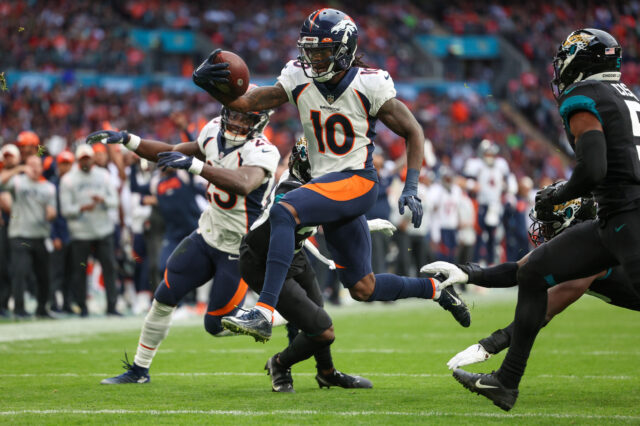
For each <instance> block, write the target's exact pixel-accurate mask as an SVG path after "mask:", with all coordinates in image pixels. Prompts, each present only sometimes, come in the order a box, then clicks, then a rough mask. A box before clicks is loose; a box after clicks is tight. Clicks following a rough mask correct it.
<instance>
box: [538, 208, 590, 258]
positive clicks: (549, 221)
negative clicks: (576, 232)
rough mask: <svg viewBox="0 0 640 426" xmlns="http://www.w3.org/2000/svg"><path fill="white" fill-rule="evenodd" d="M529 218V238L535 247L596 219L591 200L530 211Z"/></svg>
mask: <svg viewBox="0 0 640 426" xmlns="http://www.w3.org/2000/svg"><path fill="white" fill-rule="evenodd" d="M529 218H530V219H531V221H532V223H531V225H530V226H529V238H530V239H531V242H533V244H534V245H535V246H536V247H537V246H539V245H541V244H542V243H545V242H548V241H550V240H551V239H552V238H554V237H556V236H557V235H559V234H560V233H562V232H563V231H564V230H565V229H567V228H570V227H572V226H574V225H577V224H578V223H581V222H584V221H585V220H592V219H595V218H596V205H595V202H594V200H593V198H576V199H574V200H570V201H567V202H566V203H562V204H558V205H555V206H553V210H550V211H539V210H536V209H535V208H534V209H531V211H530V212H529Z"/></svg>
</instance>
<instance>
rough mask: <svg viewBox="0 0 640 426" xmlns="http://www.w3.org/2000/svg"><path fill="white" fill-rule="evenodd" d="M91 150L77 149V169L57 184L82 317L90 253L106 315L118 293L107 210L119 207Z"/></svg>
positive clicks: (113, 310) (113, 307)
mask: <svg viewBox="0 0 640 426" xmlns="http://www.w3.org/2000/svg"><path fill="white" fill-rule="evenodd" d="M93 155H94V153H93V149H92V148H91V146H89V145H80V146H78V148H77V149H76V160H77V163H78V165H77V167H74V168H73V169H72V170H71V171H69V172H68V173H67V174H66V175H64V176H63V177H62V179H61V181H60V204H61V210H62V215H63V216H64V217H65V218H66V219H67V224H68V227H69V232H70V234H71V256H72V259H73V263H72V264H73V268H74V271H73V276H74V279H73V288H74V289H75V290H74V294H75V299H76V301H77V302H78V304H79V305H80V310H81V315H82V316H87V315H88V313H89V312H88V309H87V304H86V301H87V276H86V267H87V260H88V257H89V254H90V253H92V254H93V257H94V258H95V259H97V260H98V261H99V262H100V266H101V267H102V275H103V277H104V285H105V289H106V293H107V314H109V315H120V314H119V313H118V311H116V302H117V298H118V294H117V291H116V284H115V255H114V253H115V248H114V238H113V233H114V224H113V221H112V220H111V219H110V218H109V214H108V209H110V208H116V207H117V206H118V193H117V191H116V188H115V186H114V185H113V184H112V183H111V180H110V178H109V176H110V175H109V172H108V171H106V170H104V169H102V168H100V167H94V164H93Z"/></svg>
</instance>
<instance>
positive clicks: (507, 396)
mask: <svg viewBox="0 0 640 426" xmlns="http://www.w3.org/2000/svg"><path fill="white" fill-rule="evenodd" d="M453 377H454V378H455V379H456V380H457V381H458V382H460V384H462V386H464V387H465V388H467V389H469V390H470V391H471V392H475V393H477V394H478V395H482V396H484V397H486V398H488V399H490V400H491V401H492V402H493V404H494V405H496V406H498V407H500V408H502V409H503V410H504V411H509V410H511V408H513V405H514V404H515V403H516V399H518V389H507V388H506V387H504V386H503V384H502V383H500V381H499V380H498V378H497V377H496V376H495V372H491V373H490V374H482V373H469V372H468V371H464V370H460V369H459V368H456V369H455V370H453Z"/></svg>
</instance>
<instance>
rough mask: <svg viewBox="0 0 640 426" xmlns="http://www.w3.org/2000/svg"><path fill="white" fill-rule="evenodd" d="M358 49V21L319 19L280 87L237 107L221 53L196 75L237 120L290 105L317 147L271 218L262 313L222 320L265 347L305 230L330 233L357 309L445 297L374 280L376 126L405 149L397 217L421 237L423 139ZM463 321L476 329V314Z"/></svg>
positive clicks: (399, 281) (386, 79)
mask: <svg viewBox="0 0 640 426" xmlns="http://www.w3.org/2000/svg"><path fill="white" fill-rule="evenodd" d="M357 40H358V29H357V27H356V24H355V22H354V21H353V19H351V18H350V17H349V16H348V15H346V14H344V13H343V12H341V11H339V10H335V9H328V8H326V9H320V10H317V11H315V12H313V13H311V15H309V17H307V19H306V20H305V21H304V23H303V24H302V29H301V31H300V38H299V40H298V48H299V50H300V56H299V57H298V60H297V61H290V62H289V63H287V64H286V65H285V67H284V69H283V70H282V73H281V75H280V77H278V82H277V83H276V84H275V85H274V86H269V87H261V88H258V89H256V90H253V91H250V92H248V93H246V94H245V95H243V96H240V97H238V98H236V99H232V98H230V97H229V96H228V95H225V94H223V93H222V92H220V90H219V89H218V87H219V86H218V84H221V83H222V84H224V83H227V82H228V75H229V74H230V72H229V71H228V70H227V69H226V68H227V67H228V64H226V63H219V64H214V63H213V60H214V58H215V57H216V55H217V54H218V52H219V51H214V52H213V53H212V54H211V55H210V56H209V58H207V60H205V61H204V62H203V63H202V64H201V65H200V66H199V67H198V68H197V69H196V70H195V71H194V74H193V79H194V82H195V83H196V84H197V85H199V86H200V87H202V88H203V89H205V90H206V91H207V92H209V94H211V95H212V96H213V97H214V98H216V99H217V100H219V101H220V102H222V103H223V104H225V105H226V106H227V107H228V108H230V109H232V110H237V111H253V110H256V109H258V110H262V109H269V108H275V107H278V106H280V105H283V104H285V103H287V102H290V103H292V104H293V105H295V106H296V107H297V108H298V111H299V113H300V120H301V122H302V127H303V129H304V135H305V136H306V138H307V140H308V141H309V147H308V149H309V159H310V162H311V176H312V178H313V179H312V180H311V182H309V183H307V184H305V185H303V186H302V187H300V188H298V189H295V190H293V191H290V192H288V193H287V194H286V195H285V196H284V197H283V198H282V200H281V201H280V202H279V203H277V204H275V205H274V206H273V207H272V208H271V211H270V214H269V221H270V224H271V237H270V244H269V253H268V257H267V269H266V274H265V281H264V286H263V290H262V292H261V294H260V298H259V300H258V303H257V305H256V307H255V308H254V309H252V310H250V311H248V312H246V313H244V314H242V315H239V316H238V317H233V318H232V317H225V318H223V326H224V327H225V328H228V329H229V330H232V331H236V332H241V333H245V334H249V335H251V336H253V337H254V338H255V339H256V340H261V341H265V340H268V339H269V338H270V336H271V318H272V314H273V307H274V306H276V304H277V302H278V297H279V294H280V290H281V288H282V285H283V282H284V280H285V277H286V274H287V270H288V269H289V265H290V264H291V260H292V258H293V252H294V242H295V227H296V226H297V225H302V226H313V225H320V224H321V225H323V229H324V232H325V236H326V239H327V245H328V247H329V250H330V251H331V256H332V258H333V259H334V261H335V263H336V267H337V269H338V273H339V276H340V280H341V281H342V283H343V284H344V286H345V287H346V288H348V289H349V291H350V293H351V295H352V297H353V298H354V299H356V300H361V301H374V300H396V299H402V298H407V297H419V298H425V299H432V298H438V297H439V296H440V290H441V288H440V286H439V282H438V281H437V280H430V279H426V278H406V277H400V276H396V275H392V274H378V275H374V274H373V272H372V270H371V237H370V235H369V230H368V228H367V222H366V218H365V216H364V213H366V212H367V211H368V210H369V209H370V208H371V206H372V205H373V203H374V202H375V200H376V197H377V192H378V178H377V174H376V171H375V169H374V167H373V164H372V154H373V148H374V145H373V139H374V137H375V134H376V133H375V124H376V121H377V120H378V119H380V120H381V121H382V122H383V123H384V124H385V125H386V126H387V127H389V128H390V129H391V130H393V131H394V132H395V133H396V134H398V135H400V136H401V137H403V138H405V139H406V144H407V165H408V172H407V179H406V184H405V187H404V190H403V192H402V195H401V197H400V200H399V209H400V211H401V213H403V212H404V207H405V206H407V207H408V208H409V209H410V210H411V212H412V222H413V224H414V226H415V227H418V226H420V222H421V221H422V205H421V203H420V200H419V199H418V197H417V187H418V176H419V172H420V167H421V166H422V161H423V157H424V153H423V149H424V148H423V145H424V134H423V132H422V128H421V127H420V124H419V123H418V122H417V121H416V119H415V118H414V117H413V115H412V114H411V112H410V111H409V109H408V108H407V107H406V106H405V105H404V104H403V103H402V102H400V101H399V100H397V99H396V98H395V95H396V91H395V88H394V85H393V80H392V79H391V77H390V76H389V73H388V72H386V71H383V70H377V69H370V68H367V67H366V66H364V64H362V63H361V62H360V61H359V58H356V55H355V54H356V50H357ZM455 303H457V302H455ZM458 306H459V305H458ZM464 313H465V314H466V316H467V317H466V322H468V320H469V317H468V311H466V310H465V312H464Z"/></svg>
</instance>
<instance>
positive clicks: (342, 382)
mask: <svg viewBox="0 0 640 426" xmlns="http://www.w3.org/2000/svg"><path fill="white" fill-rule="evenodd" d="M316 382H318V386H320V389H322V388H323V387H327V388H330V387H331V386H337V387H339V388H345V389H355V388H360V389H371V388H372V387H373V383H371V380H369V379H365V378H364V377H360V376H350V375H348V374H344V373H342V372H340V371H338V370H336V369H334V370H333V373H331V374H329V375H326V376H325V375H323V374H321V373H320V372H318V374H316Z"/></svg>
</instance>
